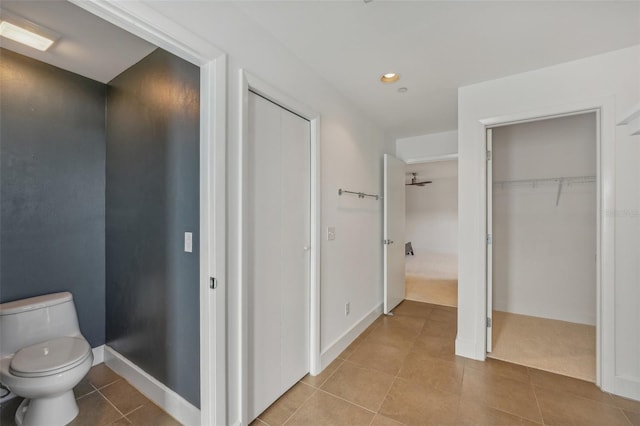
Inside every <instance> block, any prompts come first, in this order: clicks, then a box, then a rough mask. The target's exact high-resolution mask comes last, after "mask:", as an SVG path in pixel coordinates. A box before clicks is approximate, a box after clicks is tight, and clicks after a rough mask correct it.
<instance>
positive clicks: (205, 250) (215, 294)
mask: <svg viewBox="0 0 640 426" xmlns="http://www.w3.org/2000/svg"><path fill="white" fill-rule="evenodd" d="M69 1H70V2H71V3H73V4H75V5H76V6H78V7H80V8H82V9H84V10H86V11H88V12H90V13H92V14H94V15H96V16H98V17H100V18H102V19H104V20H105V21H107V22H110V23H112V24H114V25H116V26H118V27H120V28H122V29H124V30H126V31H128V32H130V33H132V34H134V35H136V36H138V37H140V38H142V39H144V40H146V41H148V42H149V43H152V44H154V45H156V46H158V47H160V48H162V49H164V50H166V51H168V52H171V53H172V54H174V55H176V56H178V57H180V58H182V59H184V60H186V61H188V62H191V63H193V64H194V65H197V66H198V67H199V68H200V163H199V167H200V214H199V218H200V235H199V237H200V245H199V250H200V257H199V261H200V273H199V299H200V306H199V311H200V405H201V406H200V424H227V378H226V376H227V373H226V370H227V368H226V367H227V362H226V357H227V356H226V354H227V346H226V341H227V324H226V317H227V308H226V284H227V282H226V279H227V273H226V241H227V227H226V225H227V224H226V210H227V206H226V137H227V135H226V120H227V112H226V102H227V93H226V86H227V57H226V54H225V52H223V51H222V50H220V49H219V48H218V47H216V46H214V45H213V44H211V43H209V42H207V41H206V40H204V39H202V38H201V37H200V36H198V35H196V34H194V33H192V32H191V31H189V30H187V29H185V28H184V27H182V26H180V25H177V24H176V23H175V22H173V21H172V20H171V19H169V18H167V17H166V16H164V15H162V14H160V13H158V12H157V11H156V10H155V9H153V8H152V7H151V6H149V5H147V4H144V3H142V2H106V1H102V0H69ZM213 277H215V279H216V281H217V288H216V289H215V291H212V290H211V288H210V283H211V279H212V278H213ZM163 408H165V409H166V410H168V411H169V412H170V414H173V415H174V416H175V417H177V418H178V420H181V421H182V422H187V421H189V419H188V418H186V417H188V416H189V414H188V413H187V411H185V409H184V408H181V406H180V405H171V406H170V407H169V406H165V407H163ZM191 421H192V420H191Z"/></svg>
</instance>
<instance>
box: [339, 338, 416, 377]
mask: <svg viewBox="0 0 640 426" xmlns="http://www.w3.org/2000/svg"><path fill="white" fill-rule="evenodd" d="M408 353H409V349H408V348H407V349H399V348H397V347H395V346H391V345H385V344H379V343H369V342H364V343H363V344H361V345H360V346H358V348H357V349H356V350H355V352H354V353H353V354H352V355H351V356H350V357H349V359H348V361H351V362H354V363H356V364H360V365H361V366H363V367H366V368H373V369H374V370H378V371H382V372H383V373H387V374H391V375H392V376H395V375H396V374H397V373H398V371H400V367H402V363H403V362H404V359H405V358H406V357H407V354H408Z"/></svg>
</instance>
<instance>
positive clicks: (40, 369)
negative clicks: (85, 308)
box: [0, 292, 93, 426]
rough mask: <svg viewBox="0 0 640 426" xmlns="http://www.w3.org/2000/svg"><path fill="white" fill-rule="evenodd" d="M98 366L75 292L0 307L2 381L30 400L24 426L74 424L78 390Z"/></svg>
mask: <svg viewBox="0 0 640 426" xmlns="http://www.w3.org/2000/svg"><path fill="white" fill-rule="evenodd" d="M92 362H93V353H92V351H91V346H90V345H89V343H88V342H87V341H86V340H85V339H84V337H82V334H80V328H79V327H78V317H77V315H76V308H75V305H74V304H73V296H72V295H71V293H67V292H65V293H54V294H47V295H44V296H38V297H31V298H29V299H23V300H16V301H14V302H8V303H2V304H0V382H2V384H4V385H5V386H7V387H8V388H9V389H10V390H11V391H12V392H13V393H14V394H16V395H18V396H22V397H24V398H25V400H24V401H23V402H22V404H20V407H18V411H17V412H16V423H17V424H18V425H23V426H40V425H46V426H57V425H60V426H61V425H66V424H67V423H69V422H71V421H72V420H73V419H74V418H75V417H76V416H77V415H78V404H76V399H75V397H74V394H73V388H74V386H75V385H77V384H78V383H79V382H80V380H82V378H83V377H84V376H85V375H86V374H87V372H88V371H89V369H90V368H91V364H92Z"/></svg>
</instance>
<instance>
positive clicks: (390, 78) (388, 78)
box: [380, 72, 400, 83]
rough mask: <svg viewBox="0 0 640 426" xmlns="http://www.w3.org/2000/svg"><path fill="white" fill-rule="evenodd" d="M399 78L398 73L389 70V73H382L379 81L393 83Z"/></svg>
mask: <svg viewBox="0 0 640 426" xmlns="http://www.w3.org/2000/svg"><path fill="white" fill-rule="evenodd" d="M399 78H400V75H399V74H396V73H395V72H389V73H386V74H383V75H382V77H380V81H381V82H383V83H393V82H395V81H398V79H399Z"/></svg>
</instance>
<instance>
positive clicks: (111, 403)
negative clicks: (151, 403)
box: [96, 386, 129, 420]
mask: <svg viewBox="0 0 640 426" xmlns="http://www.w3.org/2000/svg"><path fill="white" fill-rule="evenodd" d="M103 387H106V386H103ZM96 392H98V394H100V396H102V397H103V398H104V399H105V400H106V401H107V402H108V403H109V405H111V406H112V407H113V408H115V410H116V411H117V412H118V413H120V417H125V415H124V414H123V413H122V411H120V410H119V409H118V407H116V406H115V405H114V404H113V402H111V401H110V400H109V398H107V397H106V396H104V394H103V393H102V392H100V389H97V390H96ZM116 420H118V419H116ZM127 420H129V419H127Z"/></svg>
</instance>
